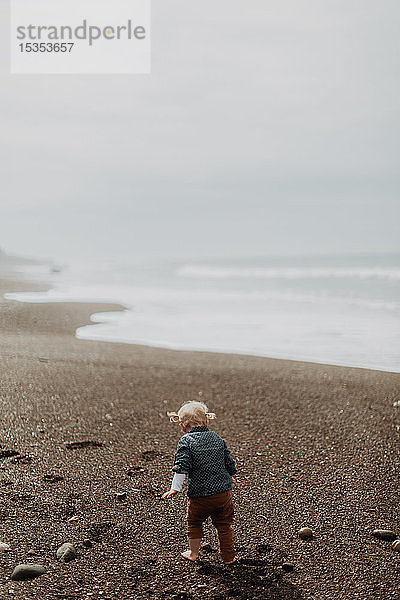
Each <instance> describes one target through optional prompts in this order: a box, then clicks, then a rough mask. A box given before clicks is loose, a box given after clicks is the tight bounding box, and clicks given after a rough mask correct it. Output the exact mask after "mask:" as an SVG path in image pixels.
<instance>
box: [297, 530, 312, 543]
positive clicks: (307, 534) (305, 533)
mask: <svg viewBox="0 0 400 600" xmlns="http://www.w3.org/2000/svg"><path fill="white" fill-rule="evenodd" d="M298 533H299V537H300V539H302V540H311V539H312V537H313V535H314V533H313V530H312V529H310V528H309V527H302V528H301V529H299V532H298Z"/></svg>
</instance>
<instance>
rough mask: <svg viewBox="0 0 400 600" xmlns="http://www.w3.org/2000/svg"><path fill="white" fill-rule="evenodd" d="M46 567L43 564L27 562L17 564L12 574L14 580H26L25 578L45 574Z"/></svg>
mask: <svg viewBox="0 0 400 600" xmlns="http://www.w3.org/2000/svg"><path fill="white" fill-rule="evenodd" d="M45 571H46V569H45V568H44V567H42V565H35V564H33V563H32V564H26V565H17V566H16V567H15V569H14V571H13V572H12V574H11V579H12V580H13V581H24V580H25V579H34V578H35V577H39V575H43V573H45Z"/></svg>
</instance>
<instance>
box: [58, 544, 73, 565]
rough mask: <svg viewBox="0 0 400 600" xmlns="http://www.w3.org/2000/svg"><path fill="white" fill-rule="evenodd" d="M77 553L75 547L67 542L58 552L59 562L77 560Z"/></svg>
mask: <svg viewBox="0 0 400 600" xmlns="http://www.w3.org/2000/svg"><path fill="white" fill-rule="evenodd" d="M76 556H77V552H76V550H75V546H74V545H73V544H70V543H69V542H65V544H62V546H60V547H59V548H58V550H57V560H59V561H60V562H63V563H66V562H69V561H70V560H74V558H76Z"/></svg>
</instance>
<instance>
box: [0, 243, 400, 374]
mask: <svg viewBox="0 0 400 600" xmlns="http://www.w3.org/2000/svg"><path fill="white" fill-rule="evenodd" d="M14 268H15V267H14ZM17 271H18V273H19V276H20V277H22V278H25V279H28V280H31V281H32V280H34V281H38V282H42V283H45V284H48V285H49V286H50V290H49V291H48V292H45V293H34V292H32V293H18V294H7V295H6V296H7V298H10V299H15V300H19V301H23V302H58V301H88V302H89V301H90V302H93V301H98V302H103V301H106V302H117V303H121V304H123V305H124V306H125V307H126V310H124V311H122V312H108V313H96V314H94V315H92V317H91V319H92V322H93V323H95V326H93V325H90V326H83V327H80V328H79V329H78V330H77V332H76V336H77V337H78V338H79V339H92V340H103V341H117V342H125V343H132V344H135V343H136V344H146V345H149V346H157V347H165V348H173V349H189V350H207V351H215V352H233V353H239V354H253V355H258V356H268V357H274V358H285V359H293V360H301V361H311V362H317V363H327V364H334V365H343V366H354V367H364V368H370V369H379V370H384V371H394V372H400V310H399V309H400V255H387V254H386V255H369V256H366V255H362V256H325V257H292V258H290V257H270V258H253V259H250V258H246V259H235V260H233V259H232V260H222V259H213V260H211V259H207V260H204V259H203V260H167V259H158V260H151V261H150V260H147V261H139V260H134V259H132V260H131V259H129V260H127V259H126V260H112V261H111V260H109V261H104V260H102V261H100V260H98V261H86V262H85V261H79V262H78V261H70V262H69V263H68V264H63V265H58V266H53V267H51V266H50V267H49V265H48V264H30V265H21V266H19V267H18V268H17Z"/></svg>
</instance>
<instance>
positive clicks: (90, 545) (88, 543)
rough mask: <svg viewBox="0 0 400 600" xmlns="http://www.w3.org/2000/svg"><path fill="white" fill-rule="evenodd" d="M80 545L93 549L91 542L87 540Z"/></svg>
mask: <svg viewBox="0 0 400 600" xmlns="http://www.w3.org/2000/svg"><path fill="white" fill-rule="evenodd" d="M82 544H83V546H84V547H85V548H93V542H92V540H90V539H89V538H86V539H84V540H83V542H82Z"/></svg>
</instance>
